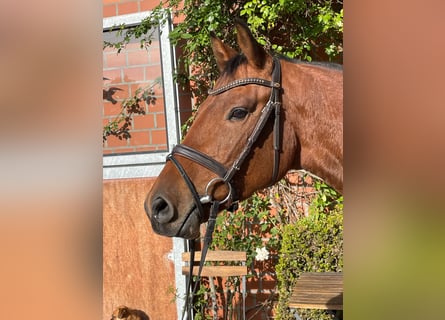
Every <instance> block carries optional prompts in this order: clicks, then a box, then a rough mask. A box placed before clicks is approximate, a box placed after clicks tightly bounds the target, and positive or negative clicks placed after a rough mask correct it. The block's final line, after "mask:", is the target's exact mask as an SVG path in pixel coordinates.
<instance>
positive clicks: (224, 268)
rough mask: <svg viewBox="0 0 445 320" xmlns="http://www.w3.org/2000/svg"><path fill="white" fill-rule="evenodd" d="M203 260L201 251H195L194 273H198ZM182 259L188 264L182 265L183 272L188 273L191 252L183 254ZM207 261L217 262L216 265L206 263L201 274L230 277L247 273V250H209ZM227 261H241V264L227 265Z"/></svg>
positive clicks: (204, 275)
mask: <svg viewBox="0 0 445 320" xmlns="http://www.w3.org/2000/svg"><path fill="white" fill-rule="evenodd" d="M200 260H201V251H197V252H195V267H194V268H193V275H195V276H196V275H198V269H199V262H200ZM182 261H184V262H186V263H187V264H188V266H183V267H182V274H184V275H188V274H189V272H190V271H189V270H190V267H189V266H190V252H184V253H183V254H182ZM205 261H206V262H209V261H211V262H217V263H215V265H211V266H209V265H204V267H203V268H202V272H201V276H203V277H230V276H245V275H247V266H246V252H245V251H225V250H217V251H210V250H209V251H208V252H207V255H206V260H205ZM227 262H239V265H225V263H227Z"/></svg>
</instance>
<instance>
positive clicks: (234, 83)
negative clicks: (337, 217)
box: [144, 21, 343, 240]
mask: <svg viewBox="0 0 445 320" xmlns="http://www.w3.org/2000/svg"><path fill="white" fill-rule="evenodd" d="M235 28H236V35H237V36H236V38H237V43H238V46H239V48H240V51H241V52H240V53H238V52H237V51H236V50H235V49H233V48H232V47H230V46H229V45H227V44H225V43H224V42H223V41H222V40H221V39H219V38H218V37H216V35H215V34H211V37H210V38H211V46H212V50H213V54H214V57H215V60H216V64H217V67H218V69H219V72H220V76H219V78H218V79H217V80H216V82H215V85H214V89H212V90H210V91H209V95H208V97H207V98H206V100H205V101H204V102H203V103H202V105H201V106H200V108H199V110H198V111H197V113H196V116H195V119H194V122H193V124H192V126H191V127H190V129H189V131H188V133H187V134H186V135H185V137H184V139H183V142H182V144H179V145H176V146H175V147H174V148H173V150H172V151H171V153H170V154H169V155H168V156H167V161H166V164H165V166H164V168H163V169H162V171H161V173H160V174H159V176H158V178H157V179H156V181H155V182H154V184H153V186H152V188H151V190H150V191H149V193H148V195H147V197H146V199H145V202H144V207H145V211H146V213H147V216H148V218H149V219H150V222H151V225H152V228H153V230H154V231H155V232H156V233H158V234H160V235H164V236H169V237H181V238H184V239H189V240H191V239H195V238H197V237H199V235H200V224H201V223H204V222H207V221H209V223H210V220H209V216H211V212H212V210H213V211H215V212H216V213H217V212H219V211H222V210H224V209H230V208H231V207H233V204H235V203H236V202H237V201H239V200H243V199H246V198H248V197H249V196H250V195H252V194H253V193H254V192H255V191H257V190H260V189H263V188H265V187H267V186H270V185H272V184H274V183H275V182H277V181H279V180H280V179H281V178H282V177H283V176H284V175H285V174H286V172H287V171H288V170H290V169H305V170H307V171H309V172H311V173H313V174H314V175H316V176H318V177H321V178H322V179H323V180H324V181H325V182H326V183H327V184H329V185H330V186H332V187H333V188H334V189H336V190H337V191H338V192H339V193H342V192H343V71H342V68H341V66H339V67H334V66H333V65H328V64H321V63H308V62H301V61H294V60H291V59H287V58H284V57H277V56H273V55H271V54H270V53H269V52H268V51H267V50H266V49H265V48H263V47H262V46H261V45H260V44H259V43H258V42H257V41H256V40H255V38H254V36H253V35H252V32H251V31H250V30H249V28H248V26H247V25H246V24H245V23H244V22H242V21H236V22H235Z"/></svg>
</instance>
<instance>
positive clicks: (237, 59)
mask: <svg viewBox="0 0 445 320" xmlns="http://www.w3.org/2000/svg"><path fill="white" fill-rule="evenodd" d="M277 56H278V59H280V60H285V61H289V62H292V63H295V64H304V65H309V66H317V67H322V68H327V69H332V70H339V71H343V65H341V64H338V63H333V62H322V61H311V62H309V61H303V60H299V59H291V58H288V57H286V56H283V55H277ZM245 63H247V58H246V56H245V55H244V54H238V55H236V56H234V57H233V58H231V59H230V60H229V61H227V64H226V67H225V69H224V72H223V74H226V75H232V74H233V73H234V72H235V71H236V69H237V68H238V67H239V66H240V65H243V64H245Z"/></svg>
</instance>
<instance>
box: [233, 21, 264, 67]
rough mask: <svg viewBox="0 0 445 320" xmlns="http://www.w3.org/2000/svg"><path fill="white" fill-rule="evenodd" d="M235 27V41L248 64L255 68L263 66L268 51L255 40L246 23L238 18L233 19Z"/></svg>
mask: <svg viewBox="0 0 445 320" xmlns="http://www.w3.org/2000/svg"><path fill="white" fill-rule="evenodd" d="M235 27H236V31H237V41H238V45H239V47H240V48H241V51H242V52H243V53H244V55H245V56H246V58H247V61H248V63H249V64H251V65H252V66H253V67H256V68H260V69H261V68H263V67H264V64H265V62H266V61H267V59H266V58H267V56H268V53H267V52H266V50H264V48H263V47H262V46H261V45H260V44H259V43H258V42H257V41H256V40H255V38H254V37H253V35H252V32H251V31H250V29H249V27H248V26H247V24H246V23H245V22H244V21H242V20H240V19H236V20H235Z"/></svg>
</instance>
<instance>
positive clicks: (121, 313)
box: [111, 305, 150, 320]
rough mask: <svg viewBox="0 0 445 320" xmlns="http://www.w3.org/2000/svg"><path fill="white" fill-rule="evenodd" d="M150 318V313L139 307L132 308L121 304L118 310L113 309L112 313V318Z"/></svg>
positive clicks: (127, 319) (133, 319)
mask: <svg viewBox="0 0 445 320" xmlns="http://www.w3.org/2000/svg"><path fill="white" fill-rule="evenodd" d="M121 319H125V320H150V318H149V317H148V315H147V314H146V313H145V312H144V311H142V310H137V309H130V308H128V307H126V306H123V305H122V306H119V307H117V308H116V310H114V311H113V314H112V315H111V320H121Z"/></svg>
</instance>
